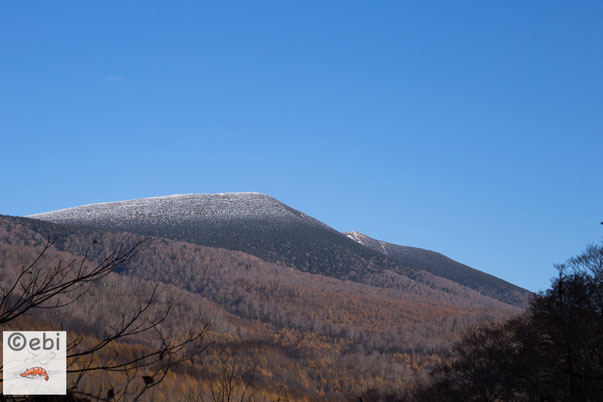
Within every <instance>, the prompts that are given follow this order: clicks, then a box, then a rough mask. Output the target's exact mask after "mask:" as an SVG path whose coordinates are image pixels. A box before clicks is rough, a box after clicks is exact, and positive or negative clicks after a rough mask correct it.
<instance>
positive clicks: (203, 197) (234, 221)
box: [30, 193, 412, 280]
mask: <svg viewBox="0 0 603 402" xmlns="http://www.w3.org/2000/svg"><path fill="white" fill-rule="evenodd" d="M30 218H34V219H40V220H46V221H50V222H54V223H61V224H70V225H84V226H89V227H94V228H101V229H110V230H118V231H128V232H132V233H140V234H146V235H153V236H158V237H166V238H170V239H176V240H183V241H187V242H191V243H196V244H200V245H204V246H210V247H221V248H226V249H229V250H240V251H244V252H247V253H250V254H253V255H255V256H257V257H260V258H262V259H263V260H266V261H269V262H273V263H278V264H282V265H287V266H294V267H296V268H298V269H300V270H302V271H305V272H312V273H321V274H325V275H330V276H334V277H339V278H347V279H352V280H360V279H362V278H363V277H365V276H366V275H367V274H368V273H371V272H381V271H382V270H383V269H396V270H398V271H400V270H402V269H403V268H402V267H400V266H399V264H398V263H396V262H394V261H389V260H388V259H387V258H386V257H385V256H383V255H382V254H380V253H377V252H375V251H373V250H371V249H369V248H366V247H363V246H362V245H360V244H358V243H356V242H354V241H352V240H350V239H348V238H347V237H346V236H345V235H343V234H342V233H339V232H337V231H336V230H334V229H332V228H330V227H328V226H327V225H325V224H323V223H321V222H320V221H318V220H316V219H314V218H312V217H309V216H307V215H305V214H303V213H301V212H299V211H297V210H295V209H293V208H290V207H288V206H287V205H285V204H283V203H281V202H279V201H277V200H276V199H274V198H272V197H270V196H267V195H265V194H259V193H226V194H183V195H173V196H166V197H153V198H146V199H139V200H130V201H119V202H109V203H101V204H92V205H84V206H81V207H75V208H69V209H63V210H59V211H53V212H48V213H42V214H36V215H31V216H30ZM409 272H410V271H409ZM410 274H412V272H410Z"/></svg>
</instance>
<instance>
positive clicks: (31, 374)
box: [21, 367, 48, 381]
mask: <svg viewBox="0 0 603 402" xmlns="http://www.w3.org/2000/svg"><path fill="white" fill-rule="evenodd" d="M21 377H25V378H38V377H44V380H46V381H48V373H47V372H46V370H44V369H43V368H42V367H32V368H30V369H27V370H25V371H24V372H22V373H21Z"/></svg>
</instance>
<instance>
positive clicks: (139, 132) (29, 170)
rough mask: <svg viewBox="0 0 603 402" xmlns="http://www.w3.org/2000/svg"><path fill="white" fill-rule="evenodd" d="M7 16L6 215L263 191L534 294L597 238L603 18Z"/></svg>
mask: <svg viewBox="0 0 603 402" xmlns="http://www.w3.org/2000/svg"><path fill="white" fill-rule="evenodd" d="M208 3H209V2H207V3H206V4H202V2H196V1H195V2H193V1H191V2H185V1H180V2H168V1H164V2H147V1H145V2H142V1H114V2H106V1H103V2H81V1H71V2H61V1H46V2H42V1H38V2H32V1H27V2H25V1H12V2H2V4H1V5H0V51H1V53H0V136H1V140H2V141H1V147H0V186H1V187H0V193H1V194H0V195H1V197H0V213H3V214H10V215H26V214H31V213H36V212H43V211H48V210H54V209H58V208H64V207H70V206H77V205H80V204H85V203H93V202H102V201H114V200H122V199H131V198H139V197H148V196H157V195H166V194H173V193H192V192H199V193H209V192H227V191H259V192H264V193H267V194H270V195H272V196H274V197H275V198H278V199H279V200H281V201H283V202H285V203H287V204H289V205H291V206H293V207H294V208H297V209H299V210H302V211H304V212H305V213H308V214H310V215H313V216H314V217H316V218H318V219H320V220H323V221H324V222H326V223H327V224H329V225H331V226H333V227H334V228H336V229H338V230H345V231H347V230H357V231H360V232H364V233H366V234H368V235H371V236H373V237H376V238H379V239H383V240H387V241H390V242H394V243H399V244H404V245H411V246H418V247H424V248H429V249H433V250H436V251H440V252H442V253H444V254H446V255H448V256H450V257H452V258H455V259H457V260H459V261H461V262H464V263H466V264H468V265H471V266H473V267H476V268H479V269H481V270H484V271H486V272H489V273H492V274H494V275H497V276H499V277H501V278H504V279H506V280H509V281H511V282H513V283H516V284H518V285H520V286H523V287H526V288H528V289H530V290H539V289H543V288H546V287H547V286H548V285H549V279H550V278H551V277H552V276H554V275H555V270H554V268H553V267H552V263H554V262H562V261H564V260H565V259H566V258H567V257H570V256H572V255H575V254H576V253H578V252H580V251H581V250H582V249H583V247H584V245H585V244H586V243H588V242H597V241H599V240H600V239H601V236H602V235H603V227H602V226H601V225H600V224H599V221H601V220H603V208H602V207H603V180H602V172H603V162H602V160H603V158H602V154H603V24H602V23H601V21H603V2H601V1H580V2H575V1H566V2H559V1H529V2H526V1H514V2H511V1H504V2H502V1H500V2H490V1H488V2H486V1H475V2H451V1H441V2H433V1H430V2H419V1H412V2H411V1H408V2H406V1H391V2H351V1H349V2H348V1H346V2H342V1H339V2H325V1H317V2H283V1H274V2H265V1H252V2H249V1H247V2H211V3H210V4H208Z"/></svg>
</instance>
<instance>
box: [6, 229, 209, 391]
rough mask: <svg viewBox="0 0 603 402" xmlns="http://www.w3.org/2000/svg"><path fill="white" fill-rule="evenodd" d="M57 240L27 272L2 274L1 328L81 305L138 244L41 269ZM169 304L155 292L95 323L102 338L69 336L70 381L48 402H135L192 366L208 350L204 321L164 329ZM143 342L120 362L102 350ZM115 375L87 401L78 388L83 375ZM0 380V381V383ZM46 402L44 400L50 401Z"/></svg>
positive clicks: (127, 243)
mask: <svg viewBox="0 0 603 402" xmlns="http://www.w3.org/2000/svg"><path fill="white" fill-rule="evenodd" d="M55 241H56V239H54V240H48V241H47V243H46V245H45V246H44V247H43V248H42V250H41V251H40V253H39V254H38V255H37V257H36V258H35V259H34V261H33V262H32V263H30V264H29V265H25V266H23V267H21V268H19V269H15V270H14V271H13V272H3V275H4V278H2V279H3V281H2V282H0V325H4V326H6V325H7V324H10V323H13V322H15V320H17V319H19V318H22V317H25V316H27V315H30V313H33V312H35V311H44V310H46V311H47V310H60V309H62V308H65V307H67V306H70V305H72V304H74V303H76V302H78V301H80V300H81V299H82V298H83V297H84V296H85V295H86V294H87V293H88V292H89V291H90V289H91V287H92V286H93V284H95V283H98V282H99V281H102V280H103V278H105V277H107V275H109V274H111V273H112V272H114V271H115V270H116V269H118V268H119V267H120V266H121V265H123V264H125V263H127V262H128V261H129V260H131V259H132V258H133V257H134V256H135V255H136V254H137V253H138V251H139V248H140V245H141V243H142V242H135V243H133V242H130V241H129V240H124V241H123V242H121V243H119V244H118V245H117V246H116V247H115V248H114V249H113V250H112V251H111V252H110V253H109V254H108V255H105V256H104V257H101V258H100V259H99V260H97V261H96V262H94V261H91V260H90V259H89V258H88V256H89V254H90V251H91V248H92V247H98V246H99V243H98V242H97V241H96V240H94V241H93V242H92V244H91V245H90V247H88V249H87V250H86V252H85V253H84V255H83V256H82V257H81V258H75V259H71V260H69V261H63V260H59V261H58V262H56V263H54V264H53V265H48V264H47V262H46V261H45V256H47V254H48V253H49V251H50V250H51V249H52V248H53V245H54V243H55ZM171 308H172V307H171V305H170V302H169V300H168V301H166V300H165V298H164V297H162V291H161V289H160V288H159V286H158V285H156V286H154V287H153V288H152V289H151V291H150V292H149V294H148V295H147V296H146V298H145V299H143V300H132V303H130V304H129V305H127V306H123V310H122V311H121V313H120V314H118V317H119V318H118V319H116V320H114V321H107V322H104V323H102V324H103V326H104V328H106V330H105V332H104V334H103V336H100V337H93V338H90V337H85V336H78V335H75V334H71V333H70V335H71V338H70V339H69V341H68V344H67V372H68V373H69V374H71V378H72V379H73V381H72V382H71V383H70V386H69V389H68V394H67V396H66V397H53V398H52V400H53V401H56V400H69V401H73V400H91V399H93V400H107V401H110V400H111V401H112V400H138V399H140V398H141V397H142V396H143V395H144V393H145V392H146V391H148V390H149V389H151V388H153V387H155V386H157V385H158V384H160V383H161V382H162V381H163V380H164V379H165V377H166V375H167V374H168V373H169V372H170V371H172V370H173V369H174V368H175V367H177V366H179V365H181V364H184V363H185V362H188V361H191V360H193V359H194V358H195V357H197V356H199V354H200V353H201V352H202V351H203V350H204V349H205V348H206V347H207V346H208V345H207V343H206V342H205V341H204V340H205V337H206V334H207V330H208V327H209V322H207V321H203V320H191V322H192V323H193V325H191V327H190V328H184V327H182V326H181V327H180V328H176V329H174V328H170V327H169V326H167V325H165V324H166V322H167V320H168V318H169V317H170V311H171ZM137 339H144V340H145V342H144V347H139V348H136V349H135V350H134V351H132V352H131V353H128V354H127V355H123V354H120V353H118V352H115V351H109V349H110V347H111V346H114V345H116V344H118V343H120V342H132V341H136V340H137ZM1 368H2V367H1V366H0V369H1ZM94 372H105V373H108V372H112V373H122V374H123V376H125V380H124V381H123V383H122V384H117V385H115V386H113V385H111V384H106V387H105V388H108V390H106V391H103V392H102V393H101V392H100V391H99V392H98V393H96V394H90V393H87V392H84V391H82V390H80V389H79V384H80V383H81V381H82V380H83V379H84V378H85V377H86V376H87V375H89V374H90V373H94ZM1 381H2V379H0V382H1ZM46 398H49V397H31V398H28V397H26V396H23V397H21V396H6V395H0V401H6V400H9V401H19V400H32V399H35V400H46ZM49 400H50V399H49Z"/></svg>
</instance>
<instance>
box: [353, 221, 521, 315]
mask: <svg viewBox="0 0 603 402" xmlns="http://www.w3.org/2000/svg"><path fill="white" fill-rule="evenodd" d="M346 235H347V236H348V237H349V238H350V239H352V240H354V241H356V242H358V243H360V244H362V245H363V246H366V247H369V248H371V249H373V250H375V251H378V252H380V253H382V254H384V255H387V256H388V257H390V258H393V259H395V260H397V261H399V262H400V263H401V264H403V265H406V266H410V267H414V268H417V269H421V270H424V271H427V272H430V273H432V274H433V275H436V276H439V277H442V278H446V279H449V280H451V281H453V282H456V283H458V284H460V285H463V286H466V287H468V288H470V289H473V290H476V291H478V292H479V293H481V294H483V295H485V296H489V297H492V298H494V299H497V300H501V301H504V302H506V303H509V304H512V305H516V306H522V307H525V305H526V304H525V303H526V299H527V296H529V292H528V291H526V290H525V289H522V288H520V287H519V286H515V285H513V284H512V283H509V282H506V281H504V280H502V279H500V278H497V277H495V276H493V275H489V274H487V273H485V272H481V271H478V270H477V269H474V268H471V267H468V266H467V265H464V264H461V263H460V262H457V261H454V260H453V259H451V258H448V257H446V256H445V255H443V254H440V253H437V252H435V251H430V250H425V249H422V248H416V247H408V246H400V245H397V244H392V243H387V242H384V241H381V240H376V239H373V238H371V237H369V236H367V235H364V234H362V233H359V232H348V233H346Z"/></svg>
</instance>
